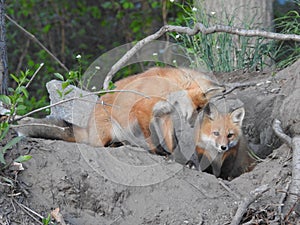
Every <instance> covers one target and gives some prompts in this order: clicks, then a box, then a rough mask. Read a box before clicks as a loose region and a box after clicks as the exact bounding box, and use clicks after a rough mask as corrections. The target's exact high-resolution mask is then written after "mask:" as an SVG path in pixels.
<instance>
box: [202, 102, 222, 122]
mask: <svg viewBox="0 0 300 225" xmlns="http://www.w3.org/2000/svg"><path fill="white" fill-rule="evenodd" d="M203 112H204V116H207V117H208V118H209V119H211V120H215V119H216V118H217V117H218V115H219V111H218V109H217V107H216V106H215V105H214V104H213V103H208V104H207V105H206V106H205V108H204V109H203Z"/></svg>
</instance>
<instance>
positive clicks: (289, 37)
mask: <svg viewBox="0 0 300 225" xmlns="http://www.w3.org/2000/svg"><path fill="white" fill-rule="evenodd" d="M167 32H177V33H184V34H187V35H190V36H192V35H195V34H198V33H202V34H206V35H207V34H212V33H228V34H236V35H240V36H246V37H264V38H268V39H276V40H282V41H297V42H300V35H296V34H279V33H274V32H267V31H263V30H245V29H241V28H236V27H230V26H222V25H215V26H211V27H205V26H204V25H203V24H202V23H196V24H195V26H194V27H193V28H190V27H182V26H173V25H164V26H163V27H161V28H160V29H159V30H158V31H157V32H156V33H154V34H152V35H149V36H148V37H145V38H144V39H142V40H140V41H138V42H137V43H136V45H135V46H133V47H132V48H131V49H130V50H129V51H127V52H126V54H124V55H123V56H122V57H121V58H120V59H119V60H118V61H117V62H116V63H115V64H114V65H113V66H112V67H111V69H110V71H109V72H108V74H107V75H106V77H105V80H104V82H103V88H104V89H105V90H107V88H108V87H109V82H110V81H111V80H112V78H113V76H114V74H115V73H116V72H118V71H119V70H120V69H121V68H122V67H123V66H124V65H125V64H126V62H128V60H129V59H130V58H131V57H132V56H133V55H134V54H136V53H137V52H138V51H139V50H140V49H141V48H142V47H143V46H145V45H146V44H148V43H150V42H151V41H153V40H156V39H158V38H160V37H161V36H162V35H164V34H165V33H167Z"/></svg>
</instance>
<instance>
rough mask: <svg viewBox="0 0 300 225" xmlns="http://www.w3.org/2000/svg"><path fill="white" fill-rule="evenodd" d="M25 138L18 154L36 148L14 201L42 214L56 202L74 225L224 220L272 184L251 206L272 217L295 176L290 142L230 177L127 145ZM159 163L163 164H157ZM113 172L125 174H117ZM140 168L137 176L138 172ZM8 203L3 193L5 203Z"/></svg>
mask: <svg viewBox="0 0 300 225" xmlns="http://www.w3.org/2000/svg"><path fill="white" fill-rule="evenodd" d="M26 143H27V144H22V145H21V146H25V149H22V148H21V149H20V151H21V152H22V151H25V150H26V149H28V147H29V146H32V147H31V150H30V154H31V155H32V156H33V158H32V159H31V160H30V161H28V162H26V163H24V167H25V170H24V171H23V172H22V174H21V175H20V176H19V178H18V180H19V181H18V182H19V186H20V187H21V188H20V189H19V191H20V193H22V196H23V197H22V198H15V199H16V200H17V201H19V202H22V203H23V204H25V205H27V206H28V207H30V209H32V210H34V211H36V212H39V213H40V214H42V215H43V216H45V217H46V216H47V214H48V213H50V211H51V210H52V209H53V208H56V207H59V208H60V210H61V213H62V215H63V217H64V219H65V221H66V222H67V223H68V224H74V225H75V224H81V225H83V224H87V225H88V224H226V223H229V222H230V221H231V219H232V216H233V215H234V213H235V211H236V209H237V207H238V204H239V202H240V201H242V200H243V197H245V196H247V195H249V193H250V192H251V191H252V190H254V189H255V188H256V187H258V186H260V185H263V184H268V185H269V186H270V187H271V189H270V190H269V191H268V192H267V193H265V194H264V195H263V196H262V197H261V198H260V199H259V200H258V201H256V202H255V204H253V205H252V206H251V210H252V211H253V212H252V213H253V214H258V213H259V212H263V213H264V215H265V216H266V217H268V218H267V219H269V220H270V221H271V220H275V215H274V213H276V212H277V205H278V204H280V201H281V195H282V193H280V192H278V191H277V190H283V189H284V187H285V183H286V182H287V180H288V178H289V173H290V168H289V167H288V166H287V164H288V163H286V159H287V158H288V153H289V150H288V149H287V148H286V147H285V146H282V147H281V148H279V149H278V150H275V151H274V155H273V158H272V159H271V158H268V159H266V161H264V162H262V163H260V164H259V165H258V166H257V167H256V168H255V169H254V170H253V171H252V172H250V173H246V174H243V175H242V176H240V177H238V178H236V179H234V180H232V181H230V182H229V181H222V180H218V179H216V178H215V177H214V176H212V175H209V174H206V173H202V172H199V171H194V170H190V169H187V168H185V167H184V166H182V165H179V164H178V163H176V162H168V161H165V160H164V159H162V157H159V156H155V155H151V154H149V153H146V152H144V151H137V150H136V149H131V148H128V147H119V148H113V149H110V148H101V149H99V148H93V147H90V146H87V145H84V144H74V143H66V142H62V141H50V140H43V139H29V140H28V141H27V142H26ZM26 145H27V146H26ZM102 153H104V154H102ZM107 153H108V154H107ZM103 155H104V156H103ZM95 157H96V158H95ZM101 160H105V161H106V163H104V164H105V167H103V165H101V164H99V163H97V164H94V163H93V162H94V161H96V162H101ZM109 160H118V161H119V164H122V163H123V164H127V166H128V167H129V168H131V171H130V170H128V171H125V170H120V168H121V166H120V168H116V167H115V164H111V165H109V163H110V162H109ZM144 163H146V164H147V165H146V166H145V164H144ZM158 164H159V165H160V168H155V165H158ZM110 169H115V170H116V171H117V172H116V173H119V175H121V176H120V177H116V176H115V177H113V175H112V174H111V171H109V170H110ZM159 169H160V170H159ZM105 170H107V171H105ZM135 170H136V171H139V172H140V173H139V174H138V173H133V172H132V171H135ZM110 176H111V177H110ZM130 182H131V183H132V184H133V185H130V184H129V183H130ZM126 183H127V184H126ZM25 193H26V195H25ZM6 200H7V199H6V198H4V196H2V197H1V200H0V201H2V203H4V202H3V201H6ZM6 204H7V205H10V203H8V202H6ZM15 207H17V206H15ZM18 211H20V210H18ZM0 215H5V216H7V217H8V218H9V219H10V220H11V221H13V220H14V219H13V218H19V219H21V218H22V216H24V215H22V214H18V215H19V216H17V217H16V214H15V213H12V212H10V213H9V214H8V213H7V212H5V209H3V208H2V209H1V212H0ZM20 215H21V217H20ZM249 217H251V215H250V211H249ZM265 219H266V218H265ZM28 220H29V219H28ZM248 220H250V218H248ZM29 221H30V220H29ZM25 224H30V222H28V223H25ZM33 224H35V223H34V222H33Z"/></svg>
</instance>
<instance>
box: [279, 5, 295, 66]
mask: <svg viewBox="0 0 300 225" xmlns="http://www.w3.org/2000/svg"><path fill="white" fill-rule="evenodd" d="M299 12H300V1H299V0H295V1H294V9H293V10H290V11H288V12H287V13H286V14H285V15H282V16H280V17H279V18H277V19H275V21H274V22H275V28H276V30H277V31H278V32H280V33H284V34H297V35H300V14H299ZM278 43H279V44H278V47H277V55H276V61H277V62H278V66H279V67H280V68H282V67H287V66H289V65H291V64H292V63H294V62H295V61H296V60H298V59H299V58H300V45H299V43H297V42H293V41H285V42H283V41H280V42H278Z"/></svg>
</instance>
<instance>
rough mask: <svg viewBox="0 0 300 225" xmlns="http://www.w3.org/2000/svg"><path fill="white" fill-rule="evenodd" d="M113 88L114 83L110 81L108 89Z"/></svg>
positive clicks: (114, 86)
mask: <svg viewBox="0 0 300 225" xmlns="http://www.w3.org/2000/svg"><path fill="white" fill-rule="evenodd" d="M115 88H116V85H115V84H114V83H113V82H112V81H110V82H109V84H108V90H113V89H115Z"/></svg>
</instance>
